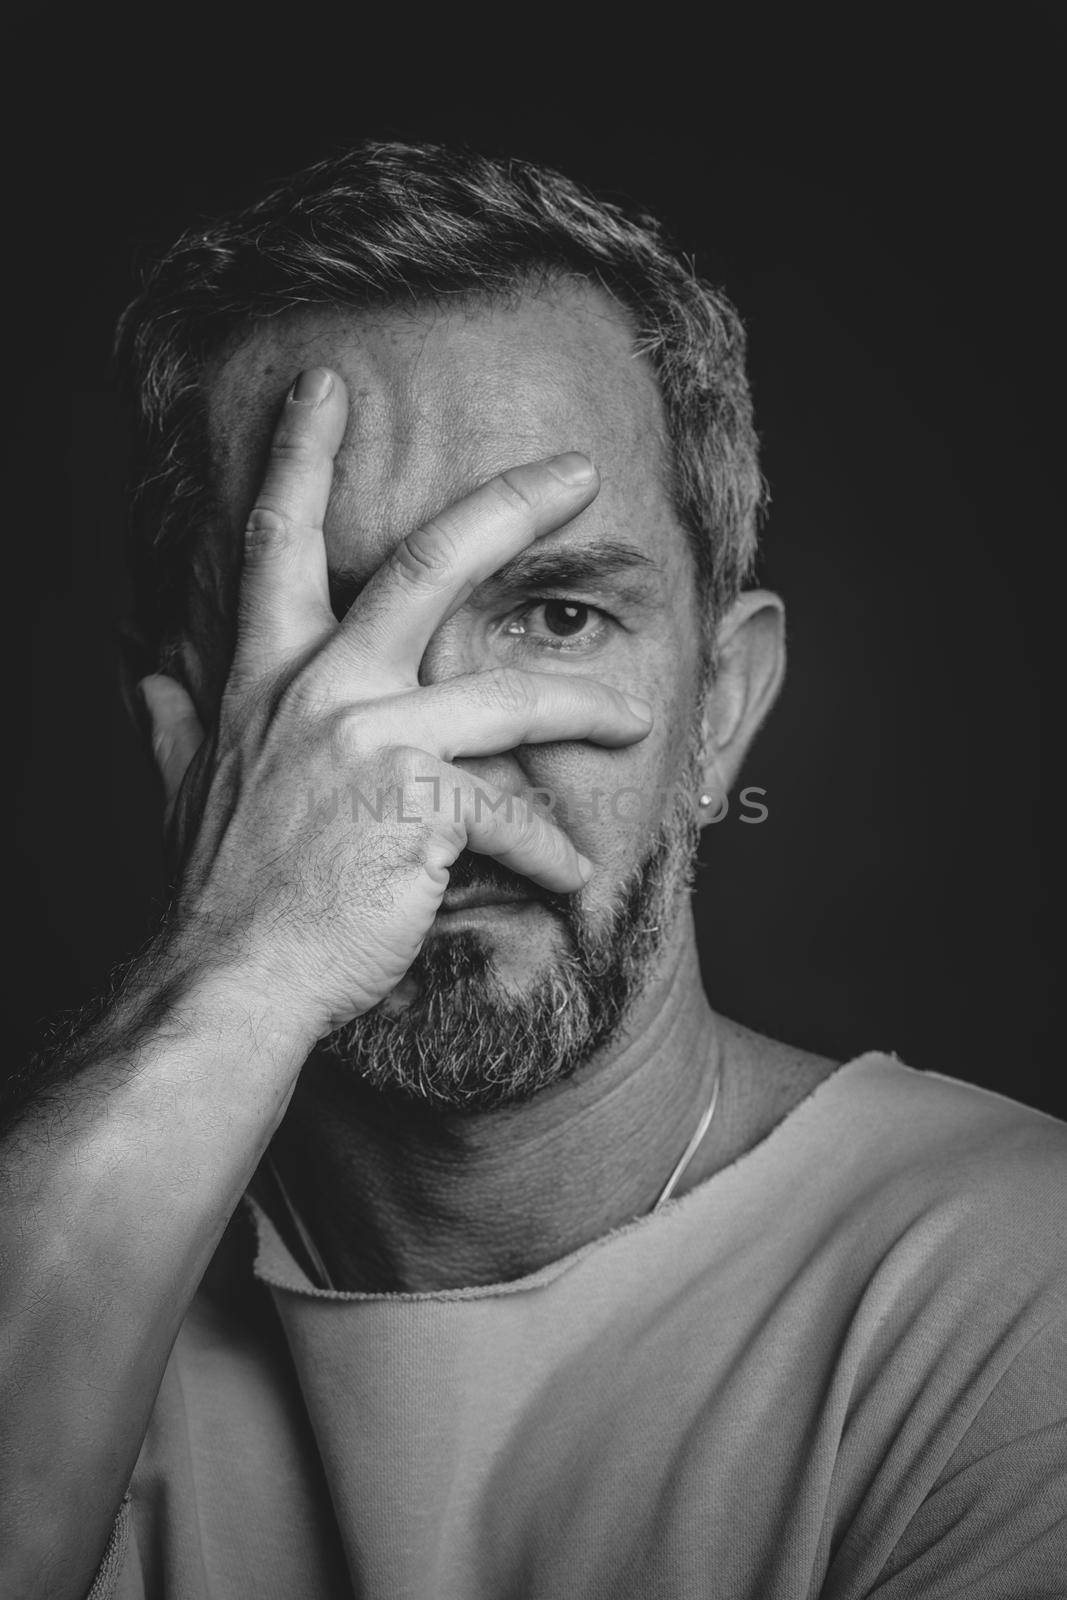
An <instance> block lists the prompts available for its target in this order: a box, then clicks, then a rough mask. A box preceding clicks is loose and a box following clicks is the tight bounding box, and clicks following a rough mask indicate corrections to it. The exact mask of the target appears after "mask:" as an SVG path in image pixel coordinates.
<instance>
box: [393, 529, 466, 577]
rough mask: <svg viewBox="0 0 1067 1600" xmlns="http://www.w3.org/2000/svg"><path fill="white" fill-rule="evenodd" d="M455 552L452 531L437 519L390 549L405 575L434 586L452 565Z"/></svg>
mask: <svg viewBox="0 0 1067 1600" xmlns="http://www.w3.org/2000/svg"><path fill="white" fill-rule="evenodd" d="M456 554H457V552H456V542H455V539H454V537H453V535H452V532H451V530H450V529H449V528H448V525H447V524H446V523H444V522H443V521H441V520H440V519H439V518H438V519H436V520H435V521H433V522H428V523H426V524H425V526H424V527H421V528H416V530H415V532H414V533H409V534H407V535H406V537H405V538H403V539H401V541H400V543H399V544H398V545H397V547H396V550H395V551H394V552H393V561H394V563H395V565H396V567H397V570H398V571H399V572H401V573H402V574H403V576H404V577H405V578H408V579H410V580H412V581H414V582H415V583H418V584H431V585H432V586H433V587H435V588H436V587H438V586H439V585H440V584H441V583H442V582H443V581H444V580H445V579H446V578H447V576H448V574H449V572H450V571H451V570H452V568H453V567H454V565H455V562H456Z"/></svg>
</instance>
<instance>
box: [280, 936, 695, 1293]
mask: <svg viewBox="0 0 1067 1600" xmlns="http://www.w3.org/2000/svg"><path fill="white" fill-rule="evenodd" d="M679 921H680V924H681V927H680V930H679V938H678V940H677V942H676V944H675V947H674V948H673V949H672V950H669V951H667V952H665V956H666V959H665V960H664V961H663V962H662V963H661V965H660V969H659V973H658V975H657V978H656V979H655V980H654V981H653V982H652V983H651V984H650V985H649V986H648V988H647V989H646V991H645V993H644V994H643V996H642V997H641V1000H640V1002H639V1003H638V1005H637V1007H636V1008H635V1011H634V1013H633V1016H632V1017H631V1019H630V1022H629V1025H628V1027H627V1029H626V1030H625V1033H624V1035H623V1036H622V1037H620V1038H619V1039H618V1040H616V1041H613V1043H612V1044H611V1045H610V1046H609V1047H608V1048H607V1049H605V1050H604V1051H603V1052H601V1053H600V1054H598V1055H597V1056H595V1057H594V1058H593V1059H592V1060H591V1061H589V1062H588V1063H586V1065H585V1066H584V1067H582V1068H581V1069H580V1070H579V1071H578V1072H576V1073H575V1074H574V1075H573V1076H572V1077H571V1078H569V1079H567V1080H566V1081H565V1082H563V1083H560V1084H556V1085H554V1086H553V1087H551V1088H549V1089H546V1090H543V1091H542V1092H541V1093H540V1094H538V1095H536V1096H535V1097H534V1098H533V1099H531V1100H529V1101H527V1102H525V1103H524V1104H522V1105H520V1106H515V1107H508V1108H506V1109H501V1110H495V1111H489V1112H481V1113H457V1112H448V1111H441V1110H438V1109H434V1108H430V1107H427V1106H423V1105H417V1104H413V1103H412V1104H409V1103H407V1102H404V1103H399V1102H398V1101H397V1100H395V1099H389V1100H386V1099H385V1098H384V1097H382V1096H381V1095H378V1094H376V1093H375V1092H374V1091H373V1090H371V1089H369V1088H368V1087H367V1086H366V1085H365V1084H363V1083H362V1082H361V1081H359V1080H356V1079H346V1078H345V1077H344V1075H343V1073H341V1072H339V1071H338V1068H337V1064H336V1063H335V1062H332V1061H330V1060H320V1059H319V1058H317V1057H313V1058H312V1060H311V1061H310V1062H309V1063H308V1065H307V1067H306V1068H305V1070H304V1072H303V1074H302V1075H301V1080H300V1084H299V1086H298V1089H297V1092H296V1094H295V1095H294V1098H293V1102H292V1105H291V1107H290V1110H289V1112H288V1114H287V1116H286V1119H285V1122H284V1123H283V1125H282V1128H281V1129H280V1131H279V1134H278V1136H277V1139H276V1141H275V1145H274V1151H273V1153H274V1158H275V1160H276V1162H277V1164H278V1167H279V1170H280V1171H281V1172H282V1174H283V1177H284V1182H285V1186H286V1189H287V1190H288V1192H289V1193H290V1195H291V1196H292V1198H293V1200H294V1202H295V1204H296V1207H297V1209H298V1211H299V1213H300V1215H301V1217H302V1219H303V1220H304V1222H305V1224H306V1226H307V1227H308V1229H309V1230H310V1232H311V1235H312V1238H313V1239H314V1240H315V1243H316V1246H317V1247H318V1249H319V1251H320V1253H321V1254H322V1256H323V1259H324V1260H325V1263H326V1266H327V1268H328V1270H329V1273H330V1278H331V1280H332V1282H333V1283H334V1284H335V1285H336V1286H337V1287H338V1288H341V1289H347V1290H362V1291H365V1292H420V1291H421V1292H425V1291H432V1290H439V1289H451V1288H461V1287H473V1286H475V1285H479V1284H488V1283H498V1282H504V1281H507V1280H509V1279H513V1278H517V1277H522V1276H524V1275H525V1274H527V1273H530V1272H534V1271H536V1270H537V1269H538V1268H539V1267H541V1266H544V1265H546V1264H547V1263H548V1262H550V1261H554V1260H558V1259H559V1258H560V1257H561V1256H563V1255H567V1254H569V1253H570V1252H571V1251H573V1250H577V1249H579V1248H580V1247H581V1246H582V1245H584V1244H587V1243H589V1242H590V1241H592V1240H594V1239H597V1238H600V1237H602V1236H603V1235H604V1234H605V1233H608V1232H610V1231H611V1230H612V1229H613V1228H615V1227H618V1226H620V1225H621V1224H623V1223H625V1222H628V1221H630V1220H631V1219H632V1218H634V1217H638V1216H643V1215H645V1214H647V1212H648V1211H650V1210H651V1209H652V1207H653V1205H654V1204H655V1202H656V1199H657V1197H658V1196H659V1194H660V1191H661V1190H662V1188H663V1185H664V1184H665V1183H666V1181H667V1178H668V1177H669V1176H670V1173H671V1170H672V1168H673V1167H674V1165H675V1163H676V1162H677V1160H678V1157H679V1156H680V1154H681V1152H682V1150H683V1149H684V1148H685V1145H686V1142H687V1141H688V1139H689V1138H690V1136H691V1134H692V1132H693V1130H694V1128H695V1126H696V1124H697V1121H698V1118H699V1117H700V1114H701V1111H702V1110H703V1109H704V1107H705V1106H706V1104H707V1100H708V1097H709V1095H710V1093H711V1088H712V1083H713V1079H714V1075H715V1072H716V1070H717V1066H718V1059H719V1056H720V1054H721V1047H720V1040H719V1037H718V1031H717V1028H716V1022H715V1018H714V1016H713V1014H712V1011H711V1009H710V1007H709V1005H708V1003H707V999H706V997H705V994H704V989H703V985H702V983H701V979H700V971H699V965H698V961H697V954H696V947H695V940H694V937H693V929H692V922H691V920H690V918H689V917H683V918H681V919H679ZM700 1153H701V1155H706V1152H704V1151H703V1150H702V1151H701V1152H700ZM694 1169H695V1170H699V1171H701V1173H702V1174H704V1173H706V1171H707V1162H706V1160H701V1161H700V1162H699V1163H694ZM686 1187H688V1185H687V1184H686V1183H685V1181H684V1180H683V1181H682V1182H680V1183H679V1186H678V1188H677V1189H676V1190H675V1194H676V1195H677V1194H680V1193H683V1192H684V1190H685V1188H686Z"/></svg>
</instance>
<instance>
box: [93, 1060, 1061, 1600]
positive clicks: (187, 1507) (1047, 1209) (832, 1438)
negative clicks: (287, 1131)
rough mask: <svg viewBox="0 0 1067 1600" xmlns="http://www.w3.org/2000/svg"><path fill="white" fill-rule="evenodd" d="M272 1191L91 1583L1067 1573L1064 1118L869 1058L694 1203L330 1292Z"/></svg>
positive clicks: (312, 1591) (232, 1591)
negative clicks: (551, 1257) (551, 1251)
mask: <svg viewBox="0 0 1067 1600" xmlns="http://www.w3.org/2000/svg"><path fill="white" fill-rule="evenodd" d="M248 1205H249V1213H250V1215H251V1218H252V1221H253V1223H254V1231H255V1235H256V1239H255V1246H254V1258H255V1259H254V1266H253V1265H252V1262H251V1254H252V1252H250V1260H249V1267H248V1269H247V1273H246V1280H247V1281H246V1292H245V1293H244V1294H243V1295H236V1296H234V1297H233V1298H232V1301H231V1302H230V1303H222V1302H220V1301H218V1300H217V1299H212V1298H209V1297H208V1296H207V1295H203V1294H202V1295H201V1296H200V1297H199V1298H198V1300H197V1301H196V1302H195V1303H194V1306H193V1308H192V1309H191V1311H190V1313H189V1315H188V1317H187V1320H186V1322H185V1324H184V1325H183V1328H182V1331H181V1333H180V1335H179V1338H178V1341H177V1344H176V1346H175V1349H174V1352H173V1355H172V1358H171V1360H170V1363H169V1365H168V1367H167V1371H166V1375H165V1377H164V1379H163V1385H162V1388H161V1390H160V1394H159V1399H158V1402H157V1404H156V1407H155V1410H154V1413H153V1417H152V1423H151V1427H150V1430H149V1434H148V1437H147V1439H146V1441H145V1445H144V1448H143V1450H142V1453H141V1456H140V1459H139V1462H138V1465H137V1468H136V1472H135V1474H134V1478H133V1483H132V1486H131V1494H130V1497H129V1499H128V1502H127V1504H126V1506H124V1508H123V1511H122V1513H121V1515H120V1517H119V1520H118V1522H117V1523H116V1527H115V1531H114V1533H113V1535H112V1541H111V1544H110V1546H109V1548H108V1552H107V1555H106V1557H105V1560H104V1564H103V1567H102V1568H101V1571H100V1574H99V1576H98V1579H97V1582H96V1584H95V1585H94V1589H93V1600H103V1597H105V1596H107V1597H112V1596H113V1597H115V1600H148V1597H151V1600H325V1597H327V1596H330V1597H333V1596H349V1597H350V1596H358V1597H367V1600H415V1597H419V1600H593V1597H601V1596H603V1597H611V1600H655V1597H664V1600H668V1597H669V1600H704V1597H708V1600H711V1597H721V1600H801V1597H812V1596H817V1595H819V1596H824V1597H826V1600H855V1597H858V1596H868V1595H877V1596H878V1597H879V1600H903V1597H905V1596H906V1597H918V1596H922V1597H923V1600H947V1597H948V1596H953V1597H955V1596H960V1597H963V1596H966V1597H968V1600H997V1597H999V1596H1013V1597H1014V1596H1025V1597H1026V1600H1036V1597H1039V1596H1059V1597H1062V1596H1064V1595H1067V1265H1065V1259H1064V1248H1065V1246H1064V1241H1065V1239H1067V1125H1064V1124H1063V1123H1060V1122H1058V1121H1056V1120H1055V1119H1053V1118H1049V1117H1045V1116H1042V1115H1040V1114H1039V1113H1037V1112H1034V1111H1031V1110H1028V1109H1026V1108H1025V1107H1023V1106H1020V1105H1017V1104H1015V1103H1014V1102H1013V1101H1011V1100H1006V1099H1004V1098H1002V1097H1000V1096H997V1095H993V1094H989V1093H986V1092H984V1091H981V1090H978V1089H974V1088H971V1087H969V1086H967V1085H965V1084H962V1083H959V1082H956V1081H954V1080H952V1079H948V1078H943V1077H939V1076H937V1075H933V1074H924V1073H919V1072H915V1071H913V1070H911V1069H909V1068H907V1067H904V1066H902V1065H901V1064H900V1063H898V1062H897V1061H896V1060H895V1059H892V1058H889V1057H886V1056H880V1055H867V1056H863V1057H861V1058H860V1059H858V1060H856V1061H853V1062H851V1063H850V1064H849V1065H847V1066H845V1067H842V1068H840V1069H839V1070H838V1071H837V1072H836V1073H835V1074H834V1075H833V1076H831V1077H830V1078H828V1079H827V1080H826V1081H825V1082H824V1083H822V1084H821V1085H820V1087H819V1088H818V1089H817V1090H816V1091H815V1092H814V1093H813V1094H811V1095H810V1096H809V1097H808V1098H807V1099H806V1100H804V1101H803V1102H802V1103H801V1104H800V1105H799V1106H798V1107H796V1108H795V1109H794V1110H793V1111H792V1112H791V1113H790V1114H789V1115H788V1116H787V1117H786V1118H785V1119H784V1121H782V1122H781V1123H780V1124H779V1125H778V1126H777V1128H775V1129H774V1131H773V1132H772V1133H771V1134H770V1135H769V1136H768V1137H767V1138H765V1139H764V1140H763V1141H762V1142H761V1143H760V1144H758V1145H757V1146H755V1147H754V1148H753V1149H752V1150H750V1151H749V1152H748V1153H747V1154H746V1155H744V1156H743V1157H742V1158H741V1159H739V1160H738V1161H736V1162H735V1163H734V1164H733V1165H731V1166H729V1167H727V1168H725V1169H724V1170H723V1171H721V1172H719V1173H717V1174H715V1175H714V1176H713V1177H711V1178H710V1179H708V1180H707V1181H706V1182H704V1183H702V1184H701V1185H699V1186H698V1187H697V1188H695V1189H693V1190H691V1191H690V1192H689V1193H688V1194H686V1195H685V1196H683V1197H682V1198H681V1199H680V1200H677V1201H672V1202H670V1203H669V1204H667V1205H666V1206H664V1207H663V1208H662V1210H660V1211H657V1212H656V1213H655V1214H653V1215H650V1216H647V1217H645V1218H643V1219H640V1220H638V1221H636V1222H633V1223H630V1224H629V1225H627V1226H625V1227H623V1228H620V1229H618V1230H616V1231H615V1232H613V1233H610V1234H608V1235H607V1236H606V1237H604V1238H602V1239H599V1240H597V1241H596V1242H594V1243H592V1244H590V1245H588V1246H586V1247H585V1248H583V1249H581V1250H578V1251H576V1252H575V1253H573V1254H571V1255H569V1256H566V1257H564V1258H563V1259H562V1260H560V1261H556V1262H554V1263H553V1264H552V1265H551V1266H548V1267H545V1268H543V1269H542V1270H541V1271H538V1272H535V1273H533V1274H531V1275H530V1276H528V1277H525V1278H521V1279H518V1280H516V1281H514V1282H510V1283H502V1284H498V1285H494V1286H491V1287H486V1288H476V1289H468V1290H462V1289H461V1290H452V1291H445V1292H435V1293H428V1294H345V1293H338V1292H329V1291H322V1290H318V1289H315V1288H313V1287H312V1286H311V1285H310V1284H309V1282H308V1280H307V1278H306V1277H305V1276H304V1274H303V1273H302V1272H301V1270H300V1268H299V1267H298V1266H297V1265H296V1263H295V1262H294V1260H293V1259H292V1257H291V1256H290V1255H289V1253H288V1252H287V1251H286V1249H285V1247H284V1245H283V1244H282V1242H281V1240H280V1238H279V1236H278V1234H277V1233H276V1232H275V1230H274V1228H273V1227H272V1226H271V1224H270V1222H269V1221H268V1219H267V1218H266V1216H265V1215H264V1214H263V1213H262V1212H261V1211H260V1210H259V1209H258V1207H254V1205H253V1204H252V1203H251V1202H249V1203H248ZM250 1231H251V1230H250ZM253 1274H254V1276H253Z"/></svg>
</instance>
